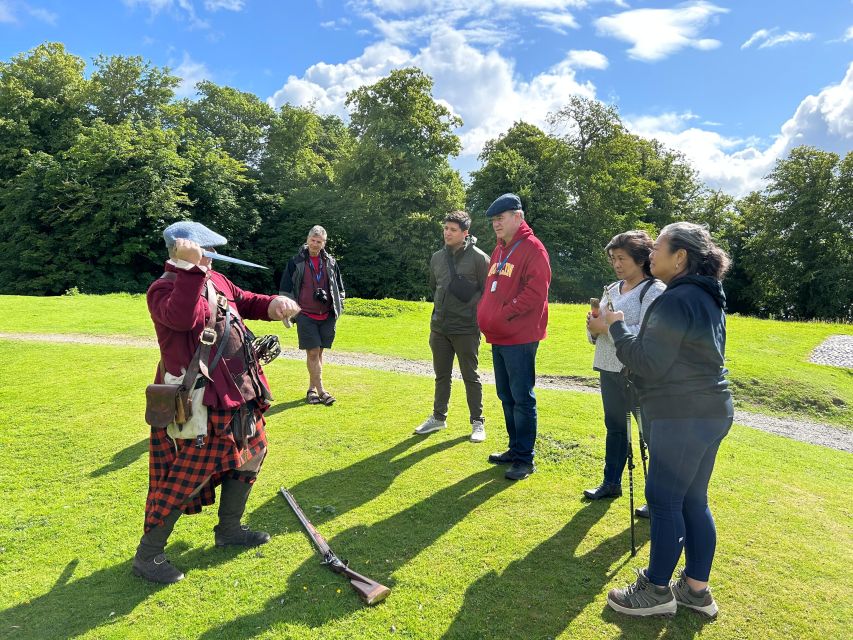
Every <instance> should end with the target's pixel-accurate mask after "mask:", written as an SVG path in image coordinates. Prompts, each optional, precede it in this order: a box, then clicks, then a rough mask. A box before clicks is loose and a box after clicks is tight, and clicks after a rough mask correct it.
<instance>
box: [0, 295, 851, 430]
mask: <svg viewBox="0 0 853 640" xmlns="http://www.w3.org/2000/svg"><path fill="white" fill-rule="evenodd" d="M0 304H2V307H3V309H4V313H3V314H2V315H0V332H23V333H86V334H93V335H111V334H120V335H126V336H136V337H145V338H151V337H152V336H153V329H152V325H151V319H150V318H149V317H148V311H147V308H146V306H145V298H144V296H140V295H134V296H132V295H128V294H115V295H107V296H85V295H83V296H63V297H53V298H32V297H24V296H0ZM406 306H407V307H408V310H406V311H404V312H402V313H400V314H398V315H396V316H394V317H390V318H376V317H365V316H357V315H347V314H344V316H343V317H342V318H341V322H340V325H339V329H338V334H337V338H336V341H335V348H336V349H339V350H342V351H354V352H367V353H375V354H380V355H391V356H398V357H402V358H409V359H412V360H430V358H431V355H430V351H429V344H428V336H429V316H430V312H431V308H432V307H431V304H429V303H407V305H406ZM585 317H586V307H585V306H583V305H566V304H554V305H551V307H550V318H549V325H548V339H547V340H546V341H545V342H544V343H543V344H542V347H541V348H540V350H539V354H538V358H537V369H538V371H539V373H541V374H553V375H564V376H576V377H581V378H589V379H594V378H595V372H594V371H593V370H592V368H591V367H592V352H593V348H592V346H591V345H589V344H588V343H587V342H586V339H585V336H584V323H585ZM269 327H270V325H265V324H264V323H261V324H260V325H259V326H257V327H256V328H257V329H258V331H259V332H263V333H266V332H268V331H270V328H269ZM273 330H276V329H273ZM277 331H278V333H279V334H280V335H281V338H282V342H283V343H284V344H287V345H290V346H295V344H296V332H295V331H292V332H289V331H286V330H285V329H284V328H283V327H281V325H277ZM835 334H848V335H853V325H847V324H831V323H820V322H812V323H803V322H778V321H773V320H758V319H755V318H746V317H739V316H731V317H730V318H729V324H728V349H727V357H728V367H729V369H730V372H731V373H730V380H731V381H732V385H733V388H734V390H735V401H736V402H737V403H738V405H739V406H741V407H743V408H747V409H751V410H754V411H760V412H764V413H770V414H776V415H795V416H800V417H806V418H810V419H817V420H821V421H825V422H830V423H833V424H836V425H840V426H845V427H847V428H853V369H840V368H837V367H828V366H822V365H816V364H812V363H810V362H808V361H807V360H808V356H809V353H810V352H811V351H812V349H814V347H816V346H817V345H819V344H820V343H821V342H822V341H823V340H824V339H825V338H826V337H827V336H830V335H835ZM481 368H482V369H484V370H488V369H490V368H491V354H490V351H489V349H487V348H484V349H482V350H481Z"/></svg>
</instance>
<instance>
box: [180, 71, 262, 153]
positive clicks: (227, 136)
mask: <svg viewBox="0 0 853 640" xmlns="http://www.w3.org/2000/svg"><path fill="white" fill-rule="evenodd" d="M196 90H197V91H198V96H199V97H198V100H196V101H194V102H192V101H189V100H187V101H185V103H184V104H185V109H186V115H187V116H188V117H190V118H192V119H194V120H195V122H196V129H197V131H198V134H199V135H201V136H203V137H209V138H213V139H215V140H216V141H217V144H218V145H219V146H220V147H221V148H222V150H223V151H224V152H225V153H227V154H228V155H229V156H231V157H232V158H234V159H235V160H238V161H239V162H242V163H243V164H244V165H246V167H248V168H250V169H257V167H258V165H259V163H260V161H261V158H262V157H263V155H264V153H265V149H266V143H267V137H268V136H269V135H270V127H272V125H273V122H274V121H275V119H276V113H275V111H274V110H273V108H272V107H270V106H269V105H268V104H267V103H266V102H264V101H263V100H261V99H260V98H258V97H257V96H256V95H254V94H251V93H246V92H245V91H239V90H237V89H233V88H231V87H220V86H219V85H217V84H215V83H213V82H210V81H209V80H202V81H201V82H199V83H198V84H197V85H196Z"/></svg>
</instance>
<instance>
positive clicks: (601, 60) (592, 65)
mask: <svg viewBox="0 0 853 640" xmlns="http://www.w3.org/2000/svg"><path fill="white" fill-rule="evenodd" d="M566 63H567V64H568V65H569V66H570V67H573V68H575V69H606V68H607V67H608V65H609V64H610V63H609V62H608V60H607V56H605V55H604V54H603V53H599V52H598V51H592V50H590V49H584V50H577V49H573V50H572V51H569V54H568V55H567V56H566Z"/></svg>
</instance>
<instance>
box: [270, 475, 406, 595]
mask: <svg viewBox="0 0 853 640" xmlns="http://www.w3.org/2000/svg"><path fill="white" fill-rule="evenodd" d="M281 495H283V496H284V499H285V500H287V504H289V505H290V508H291V509H293V513H295V514H296V517H297V518H299V522H301V523H302V526H303V527H305V531H306V532H307V533H308V536H309V537H310V538H311V540H313V541H314V544H315V545H316V546H317V549H318V550H319V551H320V554H321V555H322V556H323V564H325V565H326V566H328V567H329V569H331V570H332V571H334V572H335V573H340V574H341V575H343V576H345V577H346V578H347V579H348V580H349V581H350V584H351V585H352V588H353V589H355V591H356V593H358V596H359V597H360V598H361V599H362V600H363V601H364V603H365V604H370V605H372V604H377V603H379V602H382V601H383V600H384V599H385V598H386V597H387V596H388V594H389V593H391V589H389V588H388V587H386V586H383V585H381V584H379V583H378V582H375V581H373V580H371V579H370V578H366V577H365V576H363V575H361V574H360V573H356V572H355V571H353V570H352V569H350V568H349V564H348V563H347V562H346V561H345V560H341V559H340V558H338V556H336V555H335V552H334V551H332V550H331V548H329V543H328V542H326V539H325V538H324V537H323V536H321V535H320V533H319V532H318V531H317V530H316V529H315V528H314V525H313V524H311V522H310V521H309V520H308V518H307V517H305V514H304V513H303V512H302V509H301V508H300V507H299V504H298V503H297V502H296V499H295V498H294V497H293V495H292V494H291V493H290V492H289V491H287V490H286V489H285V488H284V487H282V488H281Z"/></svg>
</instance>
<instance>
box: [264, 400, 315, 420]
mask: <svg viewBox="0 0 853 640" xmlns="http://www.w3.org/2000/svg"><path fill="white" fill-rule="evenodd" d="M304 404H306V402H305V396H302V397H300V398H297V399H296V400H288V401H287V402H276V403H275V404H274V405H272V406H271V407H270V408H269V409H267V411H266V413H264V417H265V418H267V419H269V417H270V416H274V415H275V414H277V413H281V412H283V411H287V410H289V409H295V408H296V407H301V406H302V405H304Z"/></svg>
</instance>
